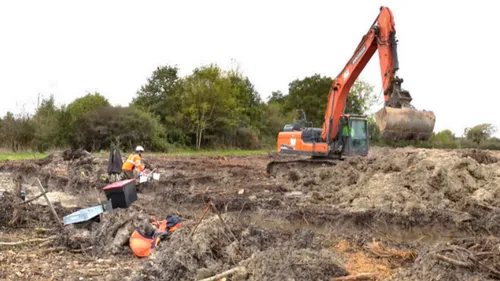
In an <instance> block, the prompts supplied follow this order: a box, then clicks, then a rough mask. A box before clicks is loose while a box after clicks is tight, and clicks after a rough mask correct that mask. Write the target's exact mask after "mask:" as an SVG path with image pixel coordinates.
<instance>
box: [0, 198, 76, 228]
mask: <svg viewBox="0 0 500 281" xmlns="http://www.w3.org/2000/svg"><path fill="white" fill-rule="evenodd" d="M53 205H54V209H55V211H56V213H57V214H58V215H59V217H60V218H62V217H63V216H65V215H68V214H70V213H72V212H74V211H76V209H74V208H63V207H62V206H61V204H60V203H58V202H56V203H53ZM0 210H1V212H0V227H7V226H8V227H34V226H37V227H52V226H55V225H57V224H56V222H55V220H54V217H53V215H52V212H51V210H50V208H49V207H48V206H44V205H38V204H33V203H27V204H24V203H23V201H22V200H21V199H20V198H19V197H18V196H15V195H13V194H12V193H10V192H3V193H2V195H0Z"/></svg>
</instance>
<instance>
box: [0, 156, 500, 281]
mask: <svg viewBox="0 0 500 281" xmlns="http://www.w3.org/2000/svg"><path fill="white" fill-rule="evenodd" d="M146 157H147V158H146V161H147V163H148V165H150V166H151V167H152V168H155V167H158V171H159V173H160V174H161V178H160V181H159V182H152V183H148V184H146V185H144V186H141V187H140V189H139V194H138V197H139V198H138V200H137V201H136V202H134V204H133V205H132V206H131V207H130V208H129V209H117V210H113V211H111V212H107V213H105V214H104V215H103V216H102V218H101V220H100V222H91V223H87V224H83V225H78V226H74V225H72V226H64V227H58V226H57V224H56V223H55V221H54V218H53V217H52V214H51V212H50V209H49V208H48V206H47V205H46V203H45V199H44V198H43V197H42V198H39V199H38V200H35V201H33V202H32V203H29V204H20V203H21V200H20V199H18V198H17V196H14V194H17V193H16V192H17V191H16V190H17V189H18V188H19V185H18V182H22V184H23V185H24V186H26V187H27V192H28V193H27V199H30V198H33V197H34V196H36V195H37V194H39V192H40V191H39V190H38V187H37V185H36V183H37V182H36V177H38V178H39V179H40V180H41V182H42V184H43V185H44V186H45V188H46V189H47V190H48V191H49V193H48V197H49V199H50V200H51V202H54V203H55V207H56V211H57V213H58V215H59V217H60V218H61V219H62V216H64V215H67V214H69V213H72V212H74V211H76V210H78V209H79V208H84V207H90V206H95V205H97V204H98V203H99V201H104V200H105V199H106V197H105V195H104V192H103V191H102V188H103V187H104V186H105V185H106V184H105V183H103V182H101V181H99V176H100V175H101V174H105V171H106V168H107V157H94V156H86V155H71V154H66V153H64V154H63V153H56V154H52V155H50V156H49V157H48V158H47V159H44V160H36V161H6V162H0V194H1V195H0V210H1V212H0V242H15V241H24V240H28V239H35V238H42V239H46V238H50V239H48V240H43V241H33V242H31V243H25V244H22V245H17V246H12V245H3V246H2V245H0V280H131V281H132V280H134V281H139V280H201V279H203V278H208V277H210V276H213V275H215V274H218V273H221V272H223V271H226V270H229V269H232V268H234V267H237V266H243V267H244V268H245V269H246V272H244V273H239V274H234V275H231V276H228V278H227V279H226V280H285V281H291V280H297V281H298V280H333V278H335V277H341V276H346V275H353V274H360V273H373V274H374V275H375V276H376V277H377V278H378V279H377V280H500V239H499V236H500V162H499V161H497V159H498V158H500V154H499V153H496V152H487V151H475V150H450V151H445V150H425V149H410V148H405V149H389V148H383V149H382V148H373V149H372V151H371V153H370V155H369V156H368V157H365V158H350V159H346V160H345V161H341V162H338V163H337V164H336V165H333V166H331V165H323V166H320V165H311V164H309V165H298V164H290V165H282V166H276V167H274V168H273V169H271V170H270V171H266V166H267V163H269V162H270V161H272V160H284V159H289V157H286V158H285V157H279V156H277V155H275V154H271V155H256V156H239V157H236V156H234V157H227V156H226V157H222V156H183V157H180V156H179V157H174V156H172V157H148V156H147V155H146ZM209 201H211V202H213V203H214V205H215V207H216V210H217V211H218V212H220V214H221V218H222V221H221V219H220V218H219V217H218V216H217V215H216V214H215V210H212V211H210V212H208V214H207V216H206V217H205V218H204V219H203V221H202V222H201V224H200V225H199V226H198V227H197V229H196V231H195V232H194V234H193V235H192V236H189V235H190V233H191V231H192V229H193V228H194V227H195V225H196V223H197V221H198V220H199V218H200V216H201V215H202V214H203V211H204V210H205V208H206V207H207V202H209ZM169 214H172V215H177V216H179V217H181V218H182V219H183V225H182V227H181V228H180V229H179V230H177V231H176V232H174V233H173V234H172V235H171V237H170V238H169V239H168V240H167V241H164V242H162V243H161V244H160V246H159V248H156V249H155V251H154V253H153V255H152V256H151V257H149V258H146V259H139V258H136V257H135V256H134V255H133V254H132V253H131V251H130V249H129V247H128V245H127V242H128V237H129V235H130V233H131V232H132V231H133V230H134V229H135V228H137V227H139V226H140V225H141V224H142V223H144V222H145V221H147V220H148V219H149V218H150V217H151V216H156V217H157V218H164V217H165V216H166V215H169ZM231 278H232V279H231ZM221 280H223V279H221Z"/></svg>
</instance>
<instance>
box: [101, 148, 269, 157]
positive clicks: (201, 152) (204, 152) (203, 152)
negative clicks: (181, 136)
mask: <svg viewBox="0 0 500 281" xmlns="http://www.w3.org/2000/svg"><path fill="white" fill-rule="evenodd" d="M269 152H274V150H271V149H268V150H266V149H262V150H237V149H235V150H199V151H197V150H183V149H175V150H172V151H171V152H168V153H161V152H147V151H146V152H145V153H144V156H146V157H147V156H148V155H151V156H183V155H187V156H196V155H200V156H201V155H204V156H211V155H221V156H228V155H237V156H244V155H259V154H267V153H269ZM108 153H109V152H108V151H101V152H99V153H93V154H96V155H99V156H106V155H108ZM120 153H121V155H122V157H127V156H128V155H129V154H130V152H128V151H125V152H124V151H120Z"/></svg>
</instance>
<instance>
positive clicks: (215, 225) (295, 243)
mask: <svg viewBox="0 0 500 281" xmlns="http://www.w3.org/2000/svg"><path fill="white" fill-rule="evenodd" d="M223 219H224V221H225V222H226V224H227V225H228V227H229V229H225V228H224V227H223V226H222V224H221V222H220V220H219V218H218V217H217V216H212V217H210V218H206V219H205V220H204V221H203V222H202V223H201V224H200V225H199V227H198V228H197V230H196V232H195V234H194V235H193V236H192V237H189V233H190V232H191V229H192V227H193V224H191V223H186V224H185V225H184V226H183V228H182V229H181V230H178V231H176V232H174V233H173V234H172V236H171V237H170V239H169V240H168V241H166V242H163V243H162V244H160V247H159V248H157V249H156V250H155V252H154V253H153V254H152V256H151V262H148V263H146V265H145V266H144V267H143V268H142V269H141V270H140V271H139V272H137V274H136V275H135V276H134V277H133V279H132V280H134V281H139V280H151V279H161V280H193V279H195V278H197V279H200V278H207V277H210V276H213V275H215V274H218V273H220V272H223V271H225V270H229V269H231V268H233V267H236V266H238V265H242V266H245V267H246V269H247V273H248V274H249V275H248V276H247V278H249V279H247V280H287V279H286V278H298V279H296V280H300V279H303V278H304V277H305V276H308V277H309V278H310V277H311V276H314V277H317V279H315V280H328V279H329V277H335V276H342V275H346V274H347V272H346V271H345V269H343V267H342V266H341V265H340V263H338V262H337V261H336V259H335V258H334V253H333V252H331V251H327V250H323V251H322V250H318V247H319V243H318V242H317V241H316V242H314V241H313V240H314V234H313V232H311V231H307V230H306V231H297V232H291V231H278V230H268V229H262V228H257V227H253V226H248V225H246V226H244V224H242V223H241V222H239V221H236V219H235V218H234V217H231V216H224V217H223ZM290 267H292V268H295V269H293V270H287V271H282V272H279V271H278V270H277V269H278V268H283V269H285V268H286V269H290ZM276 278H278V279H276Z"/></svg>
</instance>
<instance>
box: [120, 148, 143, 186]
mask: <svg viewBox="0 0 500 281" xmlns="http://www.w3.org/2000/svg"><path fill="white" fill-rule="evenodd" d="M143 152H144V148H143V147H142V146H140V145H139V146H137V147H136V148H135V152H134V153H132V154H130V155H129V157H128V159H127V161H125V163H123V166H122V175H121V178H122V179H132V178H135V177H137V176H138V175H139V174H141V173H142V172H143V171H144V165H143V164H142V162H141V160H142V153H143Z"/></svg>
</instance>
